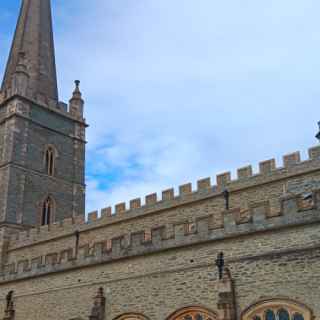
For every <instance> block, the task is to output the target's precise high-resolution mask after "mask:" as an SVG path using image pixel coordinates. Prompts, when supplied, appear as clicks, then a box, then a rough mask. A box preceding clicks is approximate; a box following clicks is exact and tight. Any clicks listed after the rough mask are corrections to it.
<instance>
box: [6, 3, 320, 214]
mask: <svg viewBox="0 0 320 320" xmlns="http://www.w3.org/2000/svg"><path fill="white" fill-rule="evenodd" d="M19 5H20V1H19V0H1V2H0V77H2V75H3V72H4V67H5V63H6V59H7V56H8V52H9V47H10V42H11V39H12V34H13V31H14V26H15V23H16V19H17V15H18V9H19ZM52 6H53V18H54V32H55V46H56V60H57V61H56V63H57V71H58V80H59V93H60V100H62V101H68V100H69V98H70V96H71V92H72V90H73V81H74V80H75V79H80V80H81V90H82V93H83V97H84V99H85V103H86V105H85V116H86V119H87V122H88V124H89V125H90V127H89V128H88V131H87V140H88V144H87V154H86V157H87V163H86V183H87V209H86V210H87V212H89V211H92V210H98V209H101V208H103V207H106V206H110V205H111V206H113V205H115V204H116V203H119V202H124V201H125V202H127V203H128V202H129V200H130V199H133V198H136V197H144V196H145V195H147V194H150V193H153V192H158V194H159V195H160V193H161V190H164V189H167V188H170V187H174V188H175V190H177V188H178V186H179V185H181V184H184V183H187V182H192V183H193V184H194V185H195V182H196V181H197V180H198V179H200V178H205V177H212V181H213V183H215V176H216V174H219V173H222V172H225V171H231V172H232V177H233V178H235V177H236V174H235V173H236V169H237V168H239V167H243V166H245V165H248V164H252V165H253V168H254V171H255V172H257V168H258V163H259V162H260V161H262V160H267V159H270V158H276V160H277V163H278V166H281V165H282V155H284V154H287V153H291V152H294V151H297V150H300V151H302V152H301V155H302V158H303V159H306V157H307V149H308V148H309V147H311V146H314V145H316V144H317V143H318V141H317V140H316V139H315V137H314V136H315V134H316V133H317V129H318V127H317V122H318V120H320V109H319V105H320V59H319V52H320V19H319V12H320V1H318V0H304V1H301V0H281V1H279V0H269V1H256V0H226V1H218V0H197V1H195V0H92V1H85V0H68V1H65V0H52Z"/></svg>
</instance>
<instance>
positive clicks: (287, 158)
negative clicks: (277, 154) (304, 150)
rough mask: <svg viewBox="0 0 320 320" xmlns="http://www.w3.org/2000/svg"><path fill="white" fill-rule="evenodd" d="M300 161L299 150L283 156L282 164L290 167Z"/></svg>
mask: <svg viewBox="0 0 320 320" xmlns="http://www.w3.org/2000/svg"><path fill="white" fill-rule="evenodd" d="M300 161H301V158H300V152H298V151H297V152H294V153H290V154H287V155H284V156H283V165H284V166H285V167H286V168H287V167H291V166H293V165H295V164H297V163H299V162H300Z"/></svg>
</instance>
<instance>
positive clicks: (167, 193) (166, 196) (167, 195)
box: [162, 188, 174, 201]
mask: <svg viewBox="0 0 320 320" xmlns="http://www.w3.org/2000/svg"><path fill="white" fill-rule="evenodd" d="M173 199H174V189H173V188H172V189H168V190H164V191H162V200H163V201H169V200H173Z"/></svg>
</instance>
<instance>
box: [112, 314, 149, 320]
mask: <svg viewBox="0 0 320 320" xmlns="http://www.w3.org/2000/svg"><path fill="white" fill-rule="evenodd" d="M114 320H149V319H148V318H147V317H146V316H144V315H143V314H140V313H125V314H122V315H120V316H118V317H116V318H115V319H114Z"/></svg>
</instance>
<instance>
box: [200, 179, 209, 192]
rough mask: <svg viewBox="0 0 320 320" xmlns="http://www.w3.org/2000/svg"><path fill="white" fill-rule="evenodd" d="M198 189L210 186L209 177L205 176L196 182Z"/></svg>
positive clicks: (205, 188)
mask: <svg viewBox="0 0 320 320" xmlns="http://www.w3.org/2000/svg"><path fill="white" fill-rule="evenodd" d="M197 186H198V190H207V189H210V188H211V179H210V178H205V179H201V180H199V181H198V182H197Z"/></svg>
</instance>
